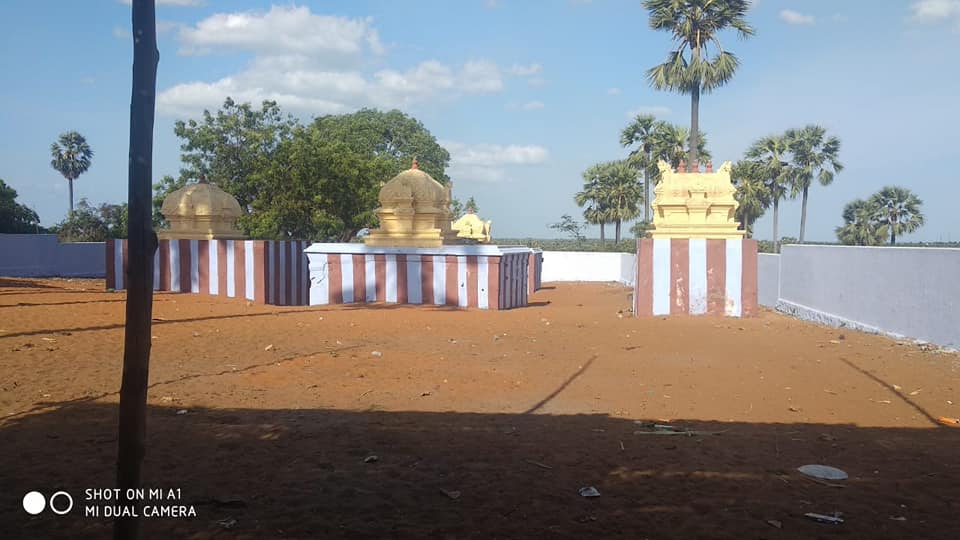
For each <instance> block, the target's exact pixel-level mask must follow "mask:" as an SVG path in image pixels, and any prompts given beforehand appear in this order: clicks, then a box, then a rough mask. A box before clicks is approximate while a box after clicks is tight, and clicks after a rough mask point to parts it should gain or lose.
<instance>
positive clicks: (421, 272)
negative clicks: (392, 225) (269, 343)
mask: <svg viewBox="0 0 960 540" xmlns="http://www.w3.org/2000/svg"><path fill="white" fill-rule="evenodd" d="M306 254H307V259H308V260H309V272H310V305H328V304H353V303H374V302H385V303H394V304H432V305H439V306H451V307H460V308H479V309H510V308H514V307H521V306H526V305H527V298H528V294H529V291H528V288H527V287H528V285H527V283H528V274H529V264H530V249H529V248H513V247H511V248H506V247H504V248H500V247H497V246H442V247H439V248H392V247H379V246H366V245H364V244H324V243H318V244H313V245H311V246H310V247H308V248H307V249H306Z"/></svg>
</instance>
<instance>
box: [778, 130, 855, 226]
mask: <svg viewBox="0 0 960 540" xmlns="http://www.w3.org/2000/svg"><path fill="white" fill-rule="evenodd" d="M785 137H786V138H787V145H788V146H789V148H790V153H791V154H792V157H793V159H792V160H791V161H792V165H793V170H794V172H795V176H794V178H793V180H794V186H793V188H794V191H795V192H796V193H799V194H800V195H801V200H802V202H801V203H800V243H801V244H802V243H803V238H804V233H805V232H806V228H807V198H808V194H809V191H810V184H811V183H812V182H813V178H814V177H816V178H817V181H819V182H820V185H821V186H828V185H830V183H832V182H833V178H834V176H835V175H836V174H837V173H839V172H840V171H842V170H843V165H842V164H841V163H840V160H839V159H838V154H839V153H840V139H838V138H836V137H827V130H826V129H824V128H822V127H820V126H816V125H809V126H806V127H804V128H802V129H791V130H788V131H787V133H786V134H785Z"/></svg>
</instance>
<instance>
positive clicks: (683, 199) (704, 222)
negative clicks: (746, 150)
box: [650, 161, 744, 239]
mask: <svg viewBox="0 0 960 540" xmlns="http://www.w3.org/2000/svg"><path fill="white" fill-rule="evenodd" d="M659 168H660V182H659V183H658V184H657V187H656V188H655V189H654V195H655V197H654V199H653V204H652V206H653V226H654V229H653V230H652V231H650V237H651V238H715V239H724V238H743V236H744V231H742V230H739V226H740V224H739V223H737V221H736V218H735V213H736V210H737V207H738V206H739V203H738V202H737V200H736V199H735V198H734V196H733V194H734V193H735V192H736V188H734V186H733V183H732V182H731V181H730V170H731V169H732V165H731V164H730V162H729V161H727V162H725V163H724V164H723V165H722V166H721V167H720V169H719V170H717V171H716V172H714V171H713V164H712V163H710V162H708V163H707V167H706V169H707V170H706V172H700V171H699V167H696V166H695V167H690V168H687V167H686V164H685V163H684V162H682V161H681V162H680V167H679V169H678V170H677V171H676V172H674V171H673V169H672V168H671V167H670V165H668V164H667V163H666V162H663V161H661V162H660V163H659Z"/></svg>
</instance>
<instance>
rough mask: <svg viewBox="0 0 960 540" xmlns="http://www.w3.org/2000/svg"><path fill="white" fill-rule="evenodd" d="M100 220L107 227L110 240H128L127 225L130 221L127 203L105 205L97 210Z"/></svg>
mask: <svg viewBox="0 0 960 540" xmlns="http://www.w3.org/2000/svg"><path fill="white" fill-rule="evenodd" d="M97 212H98V213H99V214H100V219H101V220H102V221H103V224H104V225H105V226H106V227H107V236H108V237H109V238H126V237H127V223H128V221H129V218H128V215H129V214H128V212H127V203H123V204H109V203H103V204H101V205H100V207H99V208H97Z"/></svg>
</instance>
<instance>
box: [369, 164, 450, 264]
mask: <svg viewBox="0 0 960 540" xmlns="http://www.w3.org/2000/svg"><path fill="white" fill-rule="evenodd" d="M379 198H380V208H378V209H377V211H376V213H377V217H378V218H380V228H379V229H374V230H371V231H370V234H368V235H367V236H365V237H364V239H363V241H364V243H365V244H367V245H368V246H378V247H384V246H394V247H423V248H430V247H440V246H442V245H443V244H453V243H457V233H456V232H454V230H453V229H452V228H451V226H450V225H451V224H450V217H451V215H450V187H449V186H447V187H444V186H443V184H441V183H440V182H437V181H436V180H434V179H433V178H432V177H431V176H430V175H429V174H427V173H425V172H423V171H421V170H420V169H419V168H418V166H417V160H416V159H414V160H413V165H412V166H411V167H410V168H409V169H408V170H406V171H403V172H401V173H400V174H398V175H397V176H395V177H393V179H392V180H390V181H389V182H387V183H386V184H384V186H383V187H382V188H381V189H380V197H379Z"/></svg>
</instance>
